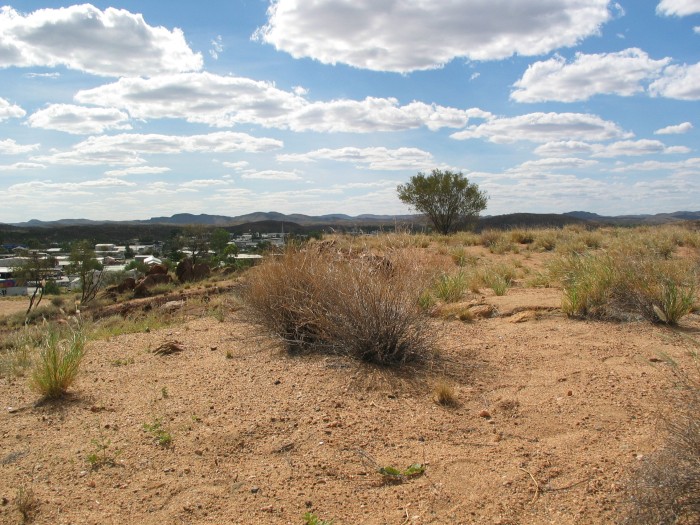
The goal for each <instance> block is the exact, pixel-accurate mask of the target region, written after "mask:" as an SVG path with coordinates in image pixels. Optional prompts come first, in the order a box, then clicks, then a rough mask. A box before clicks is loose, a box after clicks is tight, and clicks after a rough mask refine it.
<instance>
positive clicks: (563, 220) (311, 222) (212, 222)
mask: <svg viewBox="0 0 700 525" xmlns="http://www.w3.org/2000/svg"><path fill="white" fill-rule="evenodd" d="M687 220H700V211H677V212H673V213H657V214H655V215H617V216H605V215H598V214H596V213H590V212H586V211H572V212H568V213H562V214H555V213H547V214H541V213H512V214H505V215H492V216H486V217H482V218H481V219H480V224H479V226H480V228H484V227H504V226H505V227H507V226H534V225H544V226H546V225H551V226H561V225H564V224H570V223H580V222H593V223H604V224H616V225H632V224H664V223H668V222H677V221H687ZM423 221H424V219H423V218H422V217H421V216H420V215H372V214H365V215H357V216H350V215H345V214H341V213H336V214H329V215H303V214H300V213H293V214H289V215H286V214H283V213H278V212H274V211H272V212H255V213H248V214H245V215H237V216H233V217H229V216H226V215H208V214H204V213H203V214H200V215H194V214H191V213H178V214H175V215H172V216H170V217H152V218H150V219H146V220H132V221H94V220H89V219H61V220H58V221H40V220H37V219H32V220H30V221H27V222H20V223H13V224H11V226H16V227H21V228H55V227H68V226H98V225H118V224H128V225H131V226H137V225H169V226H185V225H188V224H202V225H206V226H221V227H233V226H240V225H244V224H251V223H270V222H275V223H281V222H284V223H293V224H295V225H299V226H302V227H305V228H308V227H312V226H334V225H337V226H342V227H352V226H358V227H361V226H379V225H393V224H395V223H406V222H409V223H421V222H423ZM290 226H292V225H291V224H290Z"/></svg>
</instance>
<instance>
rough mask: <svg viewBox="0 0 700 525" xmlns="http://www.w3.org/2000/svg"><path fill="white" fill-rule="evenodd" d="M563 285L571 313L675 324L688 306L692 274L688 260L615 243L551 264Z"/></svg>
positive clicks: (691, 304) (692, 300) (693, 282)
mask: <svg viewBox="0 0 700 525" xmlns="http://www.w3.org/2000/svg"><path fill="white" fill-rule="evenodd" d="M555 267H556V272H557V273H558V274H559V276H560V278H561V281H562V285H563V288H564V298H563V303H562V309H563V311H564V312H565V313H566V314H568V315H572V316H582V317H594V318H610V319H628V318H630V317H634V316H638V317H643V318H646V319H648V320H650V321H654V322H657V321H661V322H665V323H668V324H677V323H678V321H679V320H680V319H681V318H682V317H683V316H685V315H687V314H688V313H690V312H691V311H692V310H693V307H694V304H695V302H696V297H697V296H696V290H697V276H696V272H695V268H694V267H693V265H692V263H691V262H689V261H684V260H679V259H666V258H665V254H663V253H645V252H644V250H643V249H642V250H640V249H639V247H638V246H635V247H631V246H629V245H627V246H625V245H622V246H618V247H617V248H615V249H614V250H610V251H607V252H604V253H599V254H592V253H587V254H580V255H579V254H574V255H568V256H566V257H564V258H562V259H561V260H560V261H559V262H558V265H555Z"/></svg>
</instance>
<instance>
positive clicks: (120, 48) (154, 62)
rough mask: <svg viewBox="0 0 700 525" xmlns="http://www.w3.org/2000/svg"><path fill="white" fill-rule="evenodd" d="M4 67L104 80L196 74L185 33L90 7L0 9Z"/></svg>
mask: <svg viewBox="0 0 700 525" xmlns="http://www.w3.org/2000/svg"><path fill="white" fill-rule="evenodd" d="M0 35H2V39H1V40H0V64H2V65H3V66H4V67H10V66H17V67H34V66H47V67H55V66H66V67H68V68H71V69H76V70H79V71H85V72H88V73H92V74H95V75H103V76H130V75H131V76H135V75H156V74H160V73H174V72H180V71H195V70H199V69H201V67H202V56H201V55H200V54H199V53H193V52H192V50H191V49H190V48H189V46H188V45H187V42H186V41H185V37H184V35H183V33H182V31H181V30H180V29H173V30H172V31H170V30H168V29H166V28H164V27H153V26H149V25H148V24H147V23H146V22H145V20H144V19H143V16H142V15H140V14H133V13H130V12H128V11H126V10H124V9H114V8H112V7H109V8H107V9H105V10H104V11H101V10H99V9H98V8H96V7H94V6H92V5H90V4H82V5H73V6H70V7H65V8H60V9H39V10H37V11H34V12H32V13H29V14H27V15H24V14H21V13H19V12H17V11H15V10H14V9H12V8H11V7H9V6H5V7H2V8H0Z"/></svg>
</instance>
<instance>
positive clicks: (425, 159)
mask: <svg viewBox="0 0 700 525" xmlns="http://www.w3.org/2000/svg"><path fill="white" fill-rule="evenodd" d="M277 160H278V161H280V162H313V161H316V160H334V161H337V162H351V163H353V164H354V165H355V166H356V167H358V168H363V169H371V170H413V169H418V170H420V169H425V168H428V167H431V166H433V165H434V160H433V156H432V155H431V154H430V153H428V152H427V151H423V150H421V149H417V148H398V149H393V150H391V149H387V148H384V147H376V148H352V147H346V148H338V149H329V148H323V149H318V150H315V151H309V152H308V153H296V154H286V155H278V156H277Z"/></svg>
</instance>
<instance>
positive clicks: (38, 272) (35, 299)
mask: <svg viewBox="0 0 700 525" xmlns="http://www.w3.org/2000/svg"><path fill="white" fill-rule="evenodd" d="M55 266H56V259H54V258H53V257H46V256H45V255H44V254H41V253H39V252H36V251H31V252H28V253H27V254H26V257H25V259H24V262H23V263H22V264H21V265H20V266H18V267H16V268H13V270H12V273H13V274H14V276H15V277H16V278H17V280H18V281H19V282H20V283H22V284H24V285H26V286H34V287H35V288H34V293H33V294H32V296H31V297H30V298H29V307H28V308H27V314H29V312H31V311H32V308H37V307H38V306H39V303H40V302H41V299H42V297H44V292H45V287H46V280H47V278H48V277H50V276H52V275H53V273H54V267H55Z"/></svg>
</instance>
